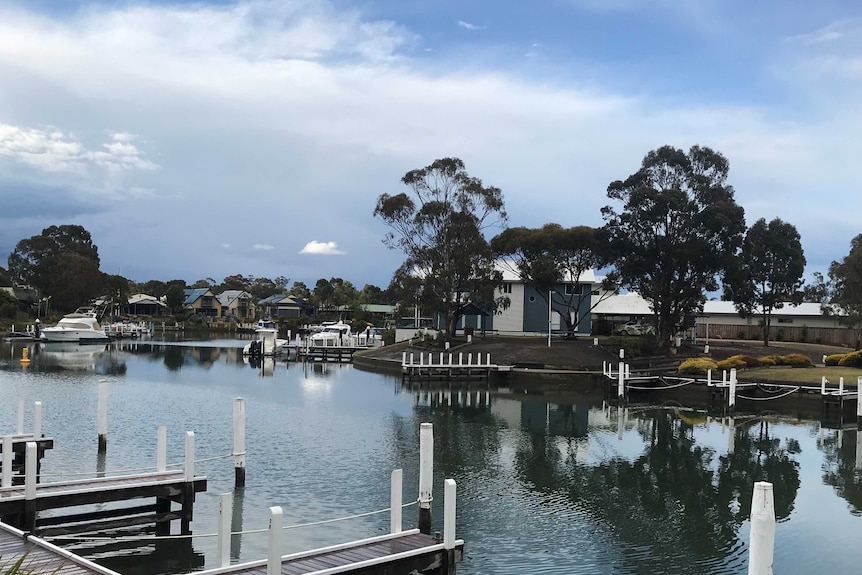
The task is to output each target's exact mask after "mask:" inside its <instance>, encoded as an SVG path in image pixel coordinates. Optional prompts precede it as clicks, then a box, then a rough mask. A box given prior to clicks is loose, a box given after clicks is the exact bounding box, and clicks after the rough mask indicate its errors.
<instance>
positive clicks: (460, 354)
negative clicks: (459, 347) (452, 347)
mask: <svg viewBox="0 0 862 575" xmlns="http://www.w3.org/2000/svg"><path fill="white" fill-rule="evenodd" d="M462 365H464V352H461V351H459V352H458V367H461V366H462Z"/></svg>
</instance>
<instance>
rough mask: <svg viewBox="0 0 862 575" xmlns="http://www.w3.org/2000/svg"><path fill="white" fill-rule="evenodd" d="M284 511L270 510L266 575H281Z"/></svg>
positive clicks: (279, 509) (271, 508)
mask: <svg viewBox="0 0 862 575" xmlns="http://www.w3.org/2000/svg"><path fill="white" fill-rule="evenodd" d="M283 524H284V511H283V510H282V509H281V507H270V508H269V538H268V542H267V553H266V575H281V548H282V537H281V528H282V525H283Z"/></svg>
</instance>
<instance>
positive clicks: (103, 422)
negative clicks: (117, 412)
mask: <svg viewBox="0 0 862 575" xmlns="http://www.w3.org/2000/svg"><path fill="white" fill-rule="evenodd" d="M96 426H97V428H98V429H97V430H96V432H97V433H98V434H99V453H104V452H105V451H107V449H108V382H107V381H105V380H104V379H102V380H99V401H98V415H97V421H96Z"/></svg>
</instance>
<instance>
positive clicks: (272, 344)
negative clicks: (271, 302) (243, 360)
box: [242, 318, 290, 357]
mask: <svg viewBox="0 0 862 575" xmlns="http://www.w3.org/2000/svg"><path fill="white" fill-rule="evenodd" d="M254 333H255V334H256V335H257V337H256V338H255V339H253V340H252V341H250V342H249V343H248V344H246V345H245V347H243V348H242V354H243V355H247V356H250V357H259V356H269V355H279V354H281V353H284V352H285V351H286V350H287V348H288V344H289V343H290V342H289V341H288V340H286V339H280V338H279V337H278V326H277V325H276V323H275V322H274V321H272V320H271V319H268V318H263V319H260V320H258V322H257V328H256V329H255V330H254Z"/></svg>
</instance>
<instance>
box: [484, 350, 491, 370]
mask: <svg viewBox="0 0 862 575" xmlns="http://www.w3.org/2000/svg"><path fill="white" fill-rule="evenodd" d="M485 365H487V366H488V367H491V354H490V353H489V354H486V355H485Z"/></svg>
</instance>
